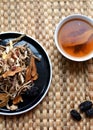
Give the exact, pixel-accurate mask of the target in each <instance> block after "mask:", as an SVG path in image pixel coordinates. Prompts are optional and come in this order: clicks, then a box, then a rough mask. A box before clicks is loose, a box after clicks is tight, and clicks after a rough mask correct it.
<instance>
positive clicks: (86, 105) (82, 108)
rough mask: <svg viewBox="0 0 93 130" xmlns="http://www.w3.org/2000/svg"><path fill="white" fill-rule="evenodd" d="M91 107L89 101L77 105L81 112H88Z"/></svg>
mask: <svg viewBox="0 0 93 130" xmlns="http://www.w3.org/2000/svg"><path fill="white" fill-rule="evenodd" d="M91 107H92V102H91V101H84V102H82V103H81V104H80V105H79V108H80V111H81V112H85V111H87V110H89V109H90V108H91Z"/></svg>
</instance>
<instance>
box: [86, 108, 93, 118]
mask: <svg viewBox="0 0 93 130" xmlns="http://www.w3.org/2000/svg"><path fill="white" fill-rule="evenodd" d="M86 116H87V117H93V108H91V109H89V110H87V111H86Z"/></svg>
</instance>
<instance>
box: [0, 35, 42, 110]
mask: <svg viewBox="0 0 93 130" xmlns="http://www.w3.org/2000/svg"><path fill="white" fill-rule="evenodd" d="M24 36H25V35H21V36H20V37H18V38H15V39H13V40H12V41H10V42H8V43H7V44H6V46H3V45H0V107H4V106H6V107H7V109H9V110H16V109H17V108H18V106H17V104H18V103H20V102H23V99H22V94H24V93H25V92H26V91H28V90H30V89H31V87H32V86H33V84H34V81H35V80H37V79H38V73H37V67H36V63H35V60H39V61H40V59H39V58H38V57H37V56H35V55H34V54H33V53H32V51H31V50H30V49H29V48H28V46H27V44H23V45H18V46H14V44H15V43H17V42H18V41H19V40H21V38H23V37H24ZM33 87H34V86H33ZM10 100H12V105H11V106H9V104H8V102H9V101H10Z"/></svg>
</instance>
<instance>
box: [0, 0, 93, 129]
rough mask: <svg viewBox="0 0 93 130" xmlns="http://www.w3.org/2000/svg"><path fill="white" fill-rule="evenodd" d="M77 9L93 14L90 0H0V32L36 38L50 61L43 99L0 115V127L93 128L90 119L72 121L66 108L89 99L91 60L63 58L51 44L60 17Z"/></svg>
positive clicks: (91, 91) (92, 89)
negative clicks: (20, 110)
mask: <svg viewBox="0 0 93 130" xmlns="http://www.w3.org/2000/svg"><path fill="white" fill-rule="evenodd" d="M74 13H81V14H84V15H87V16H89V17H91V18H93V1H92V0H41V1H40V0H0V32H5V31H19V32H23V33H26V34H28V35H30V36H32V37H34V38H36V39H37V40H38V41H39V42H40V43H41V44H42V45H43V47H44V48H45V49H46V51H47V52H48V54H49V57H50V59H51V62H52V69H53V78H52V83H51V86H50V89H49V91H48V93H47V95H46V97H45V98H44V100H43V101H42V102H41V103H40V104H39V105H38V106H37V107H36V108H35V109H33V110H31V111H29V112H27V113H25V114H23V115H19V116H11V117H8V116H0V130H93V119H91V120H90V119H86V118H85V117H84V115H82V116H83V118H82V121H80V122H75V121H73V120H72V119H71V118H70V114H69V112H70V109H72V108H76V109H77V108H78V104H79V103H80V102H82V101H84V100H85V99H91V100H92V101H93V60H92V59H91V60H89V61H87V62H82V63H77V62H72V61H69V60H67V59H66V58H64V57H63V56H62V55H61V54H60V53H59V52H58V50H57V48H56V47H55V45H54V31H55V27H56V25H57V23H58V22H59V21H60V20H61V19H62V18H64V17H66V16H68V15H70V14H74Z"/></svg>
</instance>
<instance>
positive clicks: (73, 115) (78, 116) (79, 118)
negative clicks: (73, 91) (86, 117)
mask: <svg viewBox="0 0 93 130" xmlns="http://www.w3.org/2000/svg"><path fill="white" fill-rule="evenodd" d="M70 114H71V116H72V118H73V119H74V120H77V121H80V120H81V115H80V114H79V113H78V112H77V111H76V110H71V111H70Z"/></svg>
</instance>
